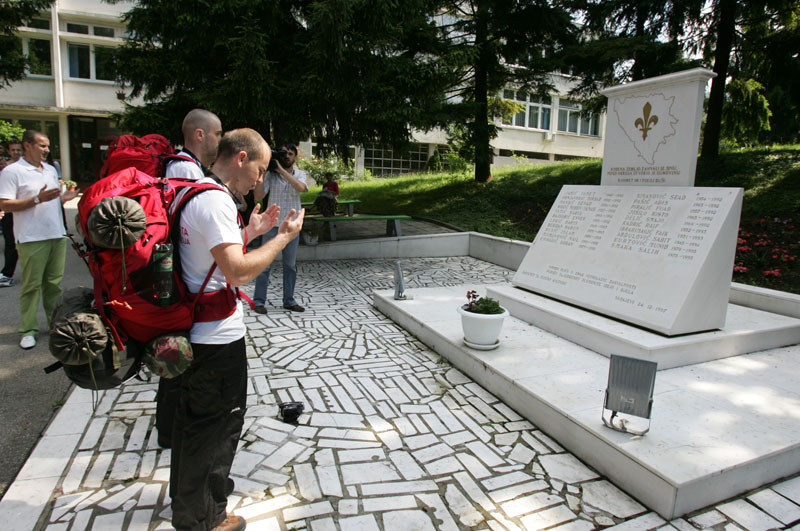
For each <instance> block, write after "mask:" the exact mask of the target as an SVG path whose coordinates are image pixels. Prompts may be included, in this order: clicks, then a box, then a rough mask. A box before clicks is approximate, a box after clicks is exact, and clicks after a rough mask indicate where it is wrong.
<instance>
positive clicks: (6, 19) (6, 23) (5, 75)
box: [0, 0, 53, 88]
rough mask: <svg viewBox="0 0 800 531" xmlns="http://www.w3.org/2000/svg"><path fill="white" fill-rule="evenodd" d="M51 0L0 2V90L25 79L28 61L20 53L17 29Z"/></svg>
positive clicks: (20, 45)
mask: <svg viewBox="0 0 800 531" xmlns="http://www.w3.org/2000/svg"><path fill="white" fill-rule="evenodd" d="M52 3H53V0H15V1H6V0H4V1H2V2H0V88H5V87H7V86H9V85H11V83H12V82H13V81H17V80H19V79H22V78H23V77H25V69H26V68H27V66H28V64H29V61H28V58H27V57H25V55H23V53H22V44H21V42H20V40H19V37H18V36H17V35H16V31H17V28H18V27H19V26H22V25H23V24H24V23H25V22H26V21H27V20H29V19H30V18H31V17H33V16H35V15H38V14H39V13H40V12H41V11H44V10H45V9H47V8H48V7H50V5H51V4H52Z"/></svg>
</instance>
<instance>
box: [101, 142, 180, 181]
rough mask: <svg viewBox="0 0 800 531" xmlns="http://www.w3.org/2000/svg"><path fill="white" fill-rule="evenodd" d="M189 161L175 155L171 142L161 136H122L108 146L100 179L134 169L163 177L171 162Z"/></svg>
mask: <svg viewBox="0 0 800 531" xmlns="http://www.w3.org/2000/svg"><path fill="white" fill-rule="evenodd" d="M176 159H180V160H188V161H192V162H194V160H192V159H191V158H189V157H184V156H181V155H178V154H176V153H175V148H173V147H172V144H170V143H169V140H167V139H166V138H164V137H163V136H161V135H159V134H149V135H144V136H142V137H138V136H134V135H122V136H120V137H119V138H117V139H116V140H114V141H113V142H111V144H110V145H109V146H108V151H106V160H105V162H103V167H102V168H100V177H101V178H102V177H107V176H109V175H111V174H112V173H117V172H118V171H122V170H124V169H126V168H130V167H134V168H138V169H139V170H141V171H143V172H144V173H146V174H148V175H156V176H159V177H163V176H164V173H165V172H166V169H167V163H168V162H169V161H171V160H176Z"/></svg>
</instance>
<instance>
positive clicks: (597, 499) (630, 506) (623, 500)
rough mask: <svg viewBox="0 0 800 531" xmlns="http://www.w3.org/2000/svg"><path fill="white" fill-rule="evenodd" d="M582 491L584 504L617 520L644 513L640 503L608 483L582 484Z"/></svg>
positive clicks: (592, 482)
mask: <svg viewBox="0 0 800 531" xmlns="http://www.w3.org/2000/svg"><path fill="white" fill-rule="evenodd" d="M582 489H583V502H584V503H586V504H589V505H591V506H593V507H596V508H597V509H600V510H601V511H605V512H607V513H609V514H612V515H614V516H616V517H617V518H628V517H630V516H633V515H636V514H640V513H643V512H645V511H646V509H645V508H644V507H643V506H642V505H641V504H640V503H638V502H637V501H636V500H634V499H633V498H631V497H630V496H628V495H627V494H625V493H624V492H622V491H621V490H619V489H618V488H617V487H615V486H614V485H613V484H611V483H609V482H608V481H605V480H603V481H590V482H587V483H584V484H583V485H582Z"/></svg>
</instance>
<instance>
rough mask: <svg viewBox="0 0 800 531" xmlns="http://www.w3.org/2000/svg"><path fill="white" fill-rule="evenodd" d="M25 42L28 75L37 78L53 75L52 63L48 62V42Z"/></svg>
mask: <svg viewBox="0 0 800 531" xmlns="http://www.w3.org/2000/svg"><path fill="white" fill-rule="evenodd" d="M25 42H26V45H27V48H28V49H27V56H28V61H29V63H30V64H29V70H28V73H30V74H35V75H39V76H51V75H53V70H52V62H51V60H50V41H48V40H45V39H26V41H25ZM23 51H25V50H23Z"/></svg>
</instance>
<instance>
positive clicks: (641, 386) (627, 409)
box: [601, 354, 658, 435]
mask: <svg viewBox="0 0 800 531" xmlns="http://www.w3.org/2000/svg"><path fill="white" fill-rule="evenodd" d="M657 370H658V363H655V362H652V361H647V360H640V359H637V358H629V357H625V356H617V355H613V354H612V355H611V363H610V364H609V367H608V386H607V387H606V395H605V400H604V402H603V413H602V415H601V417H602V419H603V424H605V425H606V426H607V427H609V428H611V429H612V430H616V431H621V432H625V433H630V434H632V435H644V434H645V433H647V432H648V431H650V414H651V413H652V410H653V390H654V389H655V385H656V371H657ZM606 410H609V411H611V415H610V416H609V418H608V419H606ZM620 413H622V414H624V415H632V416H634V417H640V418H644V419H647V421H648V422H647V428H646V429H644V430H638V429H633V428H631V427H629V421H628V420H627V419H625V418H622V417H619V416H618V415H619V414H620Z"/></svg>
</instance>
